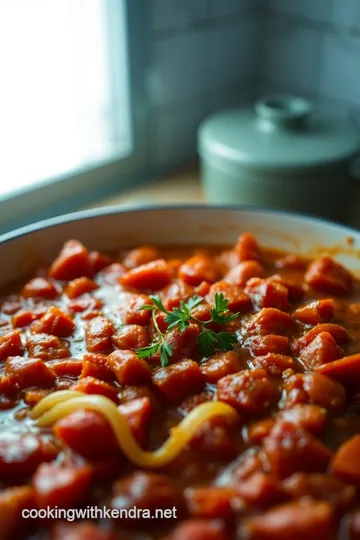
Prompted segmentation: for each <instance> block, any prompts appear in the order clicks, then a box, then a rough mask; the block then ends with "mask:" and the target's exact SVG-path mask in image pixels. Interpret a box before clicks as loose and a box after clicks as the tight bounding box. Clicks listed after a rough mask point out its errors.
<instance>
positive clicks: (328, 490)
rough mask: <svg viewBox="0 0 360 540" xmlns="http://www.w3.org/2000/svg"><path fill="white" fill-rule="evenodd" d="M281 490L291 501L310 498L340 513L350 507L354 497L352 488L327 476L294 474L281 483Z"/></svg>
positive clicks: (354, 492)
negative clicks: (326, 502)
mask: <svg viewBox="0 0 360 540" xmlns="http://www.w3.org/2000/svg"><path fill="white" fill-rule="evenodd" d="M283 488H284V490H285V491H286V493H287V494H288V495H290V496H291V498H293V499H302V498H304V497H308V498H309V497H311V498H312V499H315V500H320V501H328V502H329V503H331V504H332V505H333V506H335V508H336V509H337V510H338V511H339V512H340V514H341V513H343V512H344V511H345V510H346V509H347V508H349V506H351V505H352V503H353V502H354V499H355V496H356V490H355V487H354V486H349V485H346V484H345V483H344V482H342V481H341V480H339V479H338V478H335V477H334V476H330V475H329V474H316V473H313V474H305V473H296V474H293V475H292V476H290V477H289V478H287V479H286V480H285V481H284V482H283Z"/></svg>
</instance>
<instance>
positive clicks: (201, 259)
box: [179, 254, 218, 287]
mask: <svg viewBox="0 0 360 540" xmlns="http://www.w3.org/2000/svg"><path fill="white" fill-rule="evenodd" d="M179 277H180V279H182V280H183V281H184V282H185V283H187V284H188V285H191V286H192V287H196V286H197V285H200V283H201V282H203V281H207V282H209V283H214V282H215V281H216V280H217V278H218V270H217V268H216V266H215V264H214V263H213V261H212V260H211V259H210V258H209V257H207V256H206V255H201V254H199V255H194V256H193V257H190V259H188V260H187V261H185V262H184V263H183V264H182V265H181V266H180V268H179Z"/></svg>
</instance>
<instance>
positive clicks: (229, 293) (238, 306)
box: [206, 281, 252, 313]
mask: <svg viewBox="0 0 360 540" xmlns="http://www.w3.org/2000/svg"><path fill="white" fill-rule="evenodd" d="M221 293H222V294H223V295H224V296H225V298H226V300H227V301H228V308H229V310H230V311H232V312H234V313H237V312H239V311H240V312H246V311H249V310H250V309H251V308H252V304H251V300H250V298H249V296H248V295H247V294H246V293H245V292H244V291H243V290H242V289H241V288H240V287H238V286H237V285H230V284H229V283H226V281H217V282H216V283H214V284H213V285H211V287H210V292H209V294H208V295H207V296H206V301H207V303H208V304H209V305H210V306H211V307H214V306H215V295H216V294H221Z"/></svg>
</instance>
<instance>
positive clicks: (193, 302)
mask: <svg viewBox="0 0 360 540" xmlns="http://www.w3.org/2000/svg"><path fill="white" fill-rule="evenodd" d="M203 300H204V299H203V297H202V296H197V295H194V296H192V297H191V298H189V300H188V301H187V302H186V304H185V305H186V306H187V307H188V309H189V312H191V310H192V309H194V307H196V306H198V305H199V304H201V302H202V301H203Z"/></svg>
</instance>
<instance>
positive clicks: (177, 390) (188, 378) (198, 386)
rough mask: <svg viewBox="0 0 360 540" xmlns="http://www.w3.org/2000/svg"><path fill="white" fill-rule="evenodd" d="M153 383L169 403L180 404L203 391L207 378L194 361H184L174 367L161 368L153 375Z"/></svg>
mask: <svg viewBox="0 0 360 540" xmlns="http://www.w3.org/2000/svg"><path fill="white" fill-rule="evenodd" d="M152 380H153V383H154V384H155V386H156V387H157V388H158V389H159V390H160V392H161V394H163V395H164V397H165V398H166V399H167V401H168V402H169V403H172V404H174V405H176V404H178V403H180V401H181V400H182V399H184V397H185V396H187V395H188V394H191V393H193V392H197V391H201V390H202V388H203V386H204V383H205V377H204V375H203V374H202V373H201V371H200V368H199V366H198V364H197V363H196V362H194V361H193V360H182V361H181V362H178V363H177V364H173V365H172V366H168V367H164V368H160V369H158V370H157V371H155V373H154V374H153V378H152Z"/></svg>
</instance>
